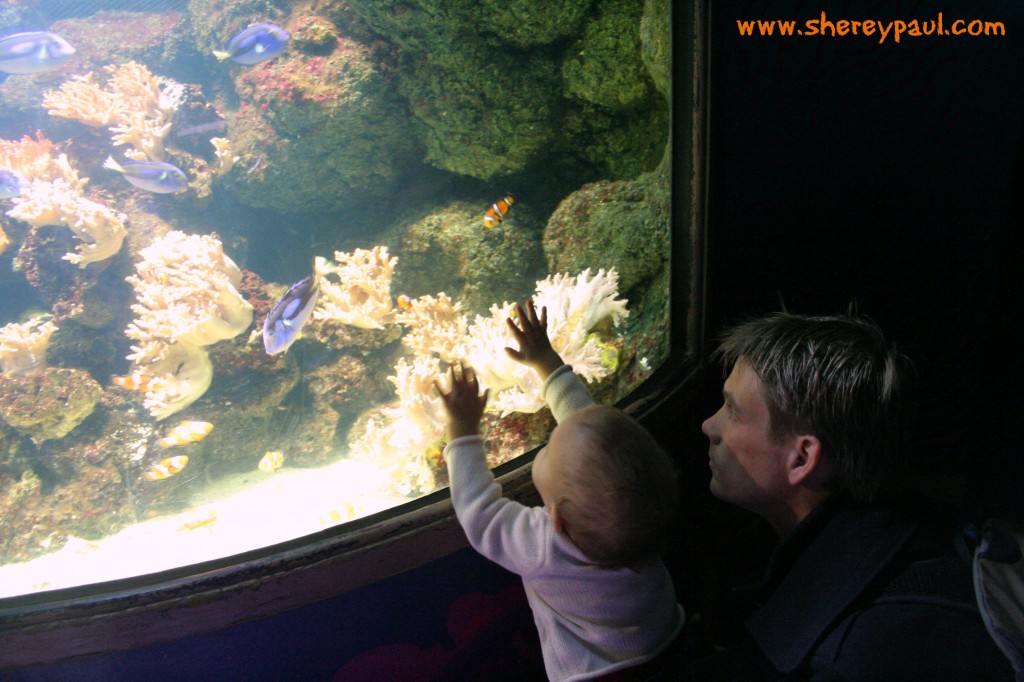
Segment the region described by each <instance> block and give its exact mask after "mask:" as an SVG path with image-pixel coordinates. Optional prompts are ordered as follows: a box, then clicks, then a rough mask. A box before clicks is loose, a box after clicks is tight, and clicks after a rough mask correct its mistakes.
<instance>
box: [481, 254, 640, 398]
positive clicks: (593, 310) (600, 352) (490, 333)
mask: <svg viewBox="0 0 1024 682" xmlns="http://www.w3.org/2000/svg"><path fill="white" fill-rule="evenodd" d="M618 284H619V277H618V273H617V272H616V271H615V270H614V269H611V270H609V271H608V272H605V271H604V270H599V271H598V272H597V274H596V275H593V276H591V274H590V270H589V269H587V270H584V271H583V272H582V273H580V275H579V277H570V276H568V275H564V274H556V275H553V276H549V277H547V278H546V279H544V280H541V281H539V282H537V289H536V294H535V295H534V299H533V300H534V304H535V305H536V307H537V310H538V312H539V311H540V310H541V309H542V308H547V320H548V338H549V339H551V347H552V348H554V350H555V352H556V353H558V354H559V356H561V358H562V360H563V361H564V362H565V363H566V364H567V365H571V366H572V368H573V371H574V372H576V373H577V374H579V375H580V376H581V377H583V378H584V379H586V380H587V381H596V380H597V379H601V378H604V377H606V376H608V375H609V374H610V373H611V372H612V371H613V369H612V366H611V365H610V363H609V362H607V361H606V359H605V354H606V346H605V345H604V344H602V342H601V340H600V338H599V337H598V336H597V335H595V334H594V333H593V332H594V331H595V329H597V328H598V327H600V326H601V325H603V324H605V323H610V324H611V326H618V324H619V323H620V322H621V321H622V320H623V319H625V318H626V317H627V316H628V315H629V311H628V310H626V301H625V300H623V299H620V298H618ZM512 308H513V304H511V303H505V304H504V305H503V306H501V307H499V306H496V305H493V306H491V309H490V313H491V314H490V317H486V318H485V317H479V316H478V317H477V318H476V321H475V322H474V323H473V326H472V327H470V329H469V352H468V355H467V358H468V361H469V363H470V365H472V367H473V368H474V370H476V372H477V375H478V376H479V377H480V384H481V386H483V387H485V388H490V389H491V404H490V406H491V408H492V409H496V410H498V411H500V412H501V413H502V414H503V415H504V414H508V413H509V412H536V411H537V410H539V409H540V408H541V407H543V406H544V401H543V399H542V397H541V389H542V388H543V382H542V381H540V379H539V378H538V377H537V375H536V373H535V372H534V371H533V370H531V369H529V368H527V367H526V366H525V365H522V364H521V363H518V362H516V361H514V360H512V359H511V358H509V357H508V355H507V354H506V353H505V351H504V349H505V347H506V346H512V347H514V346H515V342H514V339H513V338H512V335H511V333H509V331H508V329H507V327H506V323H505V320H506V319H507V318H508V317H509V316H510V314H511V312H512Z"/></svg>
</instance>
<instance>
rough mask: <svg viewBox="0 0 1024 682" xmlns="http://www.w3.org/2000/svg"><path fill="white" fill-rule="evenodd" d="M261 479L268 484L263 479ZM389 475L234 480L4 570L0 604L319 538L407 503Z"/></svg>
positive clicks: (337, 470)
mask: <svg viewBox="0 0 1024 682" xmlns="http://www.w3.org/2000/svg"><path fill="white" fill-rule="evenodd" d="M261 478H263V479H265V480H262V481H261V480H260V479H261ZM409 499H410V498H409V497H406V496H403V495H400V494H398V493H396V492H395V491H394V485H393V480H392V479H391V478H390V477H389V476H388V475H387V473H386V472H385V471H383V470H381V469H380V468H378V467H375V466H374V465H373V464H371V463H369V462H367V461H361V460H357V459H343V460H340V461H338V462H336V463H334V464H331V465H329V466H326V467H323V468H319V469H288V468H284V469H281V470H279V471H277V472H275V473H273V474H271V475H269V476H268V475H267V474H262V473H260V472H252V473H244V474H237V475H234V476H230V477H226V478H224V479H221V480H219V481H216V482H214V483H212V484H211V485H210V486H208V487H206V488H204V489H203V490H202V491H200V492H198V493H197V494H196V495H194V496H193V498H192V500H191V505H190V506H189V508H188V509H186V510H184V511H182V512H179V513H177V514H171V515H165V516H160V517H159V518H154V519H149V520H145V521H141V522H139V523H136V524H134V525H132V526H128V527H127V528H125V529H124V530H122V531H120V532H118V533H117V534H115V535H111V536H109V537H107V538H103V539H101V540H84V539H81V538H75V537H69V538H68V541H67V543H66V544H65V546H64V547H63V548H61V549H60V550H59V551H56V552H53V553H51V554H47V555H45V556H41V557H39V558H36V559H33V560H31V561H26V562H24V563H18V564H10V565H7V566H0V598H6V597H12V596H17V595H22V594H28V593H32V592H41V591H44V590H56V589H60V588H66V587H75V586H79V585H89V584H95V583H101V582H106V581H110V580H117V579H121V578H130V577H135V576H141V575H147V574H150V573H156V572H159V571H164V570H168V569H172V568H178V567H181V566H189V565H192V564H197V563H201V562H204V561H209V560H213V559H220V558H223V557H227V556H232V555H235V554H239V553H242V552H247V551H251V550H255V549H260V548H262V547H267V546H270V545H273V544H276V543H279V542H284V541H287V540H293V539H295V538H298V537H302V536H304V535H308V534H311V533H315V532H317V531H321V530H323V529H324V528H327V527H329V526H334V525H337V524H339V523H344V522H347V521H351V520H353V519H356V518H359V517H362V516H367V515H369V514H373V513H376V512H378V511H382V510H384V509H390V508H392V507H395V506H397V505H399V504H402V503H405V502H408V501H409Z"/></svg>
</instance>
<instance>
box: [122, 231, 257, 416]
mask: <svg viewBox="0 0 1024 682" xmlns="http://www.w3.org/2000/svg"><path fill="white" fill-rule="evenodd" d="M139 255H140V256H141V257H142V260H141V261H139V262H138V263H136V265H135V270H136V274H135V275H131V276H129V277H128V278H127V279H128V282H129V283H130V284H131V285H132V287H134V289H135V297H136V303H134V304H133V305H132V310H133V311H134V312H135V313H136V315H137V317H136V318H135V320H134V321H133V322H132V323H131V324H130V325H128V328H127V329H126V330H125V334H126V335H127V336H128V337H129V338H131V339H133V340H135V341H136V344H134V345H132V352H131V354H130V355H128V360H130V361H132V362H133V363H134V366H135V368H136V369H137V370H138V371H140V372H142V373H143V374H145V375H147V376H150V377H152V378H153V379H154V380H155V385H153V386H151V390H149V391H147V393H146V400H145V405H146V407H147V409H149V411H150V414H152V415H153V416H154V417H156V418H157V419H163V418H165V417H167V416H169V415H171V414H174V413H175V412H177V411H179V410H181V409H183V408H184V407H186V406H188V405H189V404H191V403H192V402H193V401H195V400H196V399H197V398H198V397H199V396H201V395H202V394H203V393H204V392H205V391H206V389H207V388H209V386H210V380H211V379H212V377H213V367H212V364H211V363H210V360H209V357H208V356H207V353H206V351H205V350H204V349H203V346H207V345H209V344H212V343H216V342H217V341H222V340H224V339H230V338H232V337H234V336H237V335H238V334H240V333H242V332H243V331H245V330H246V329H247V328H248V327H249V325H250V324H251V323H252V306H251V305H249V303H248V302H247V301H246V300H245V299H244V298H242V296H241V295H240V294H239V293H238V290H237V287H238V286H239V284H240V283H241V278H242V274H241V271H240V270H239V269H238V266H237V265H235V263H234V262H233V261H232V260H231V259H230V258H228V257H227V256H226V255H225V254H224V249H223V246H222V245H221V243H220V241H219V240H218V239H217V238H216V237H215V236H209V235H186V234H185V233H183V232H178V231H172V232H169V233H168V234H167V235H165V236H164V237H161V238H159V239H157V240H155V241H154V242H153V243H152V244H151V245H150V246H148V247H146V248H144V249H142V250H141V251H140V252H139Z"/></svg>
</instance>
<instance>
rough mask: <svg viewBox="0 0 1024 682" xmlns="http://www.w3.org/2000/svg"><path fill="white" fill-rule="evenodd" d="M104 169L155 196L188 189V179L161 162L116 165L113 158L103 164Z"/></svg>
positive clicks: (182, 173)
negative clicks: (122, 176) (112, 171)
mask: <svg viewBox="0 0 1024 682" xmlns="http://www.w3.org/2000/svg"><path fill="white" fill-rule="evenodd" d="M103 167H104V168H109V169H110V170H114V171H117V172H118V173H121V174H122V175H124V179H125V180H127V181H128V182H130V183H132V184H133V185H135V186H136V187H138V188H139V189H144V190H146V191H147V192H156V193H157V194H173V193H174V192H181V191H183V190H186V189H188V178H187V177H185V173H184V172H182V170H181V169H180V168H178V167H177V166H173V165H171V164H169V163H163V162H162V161H124V162H123V163H118V162H117V161H115V160H114V157H112V156H111V157H108V158H107V160H106V161H104V162H103Z"/></svg>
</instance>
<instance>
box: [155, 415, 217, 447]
mask: <svg viewBox="0 0 1024 682" xmlns="http://www.w3.org/2000/svg"><path fill="white" fill-rule="evenodd" d="M210 431H213V424H211V423H210V422H190V421H183V422H181V423H180V424H178V425H177V426H175V427H174V428H173V429H171V430H170V431H169V432H168V433H167V435H166V436H164V437H163V438H161V439H160V440H158V441H157V442H156V444H157V445H159V446H160V447H162V448H171V447H174V446H175V445H188V444H189V443H196V442H198V441H201V440H202V439H204V438H206V436H207V435H208V434H209V433H210Z"/></svg>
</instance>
